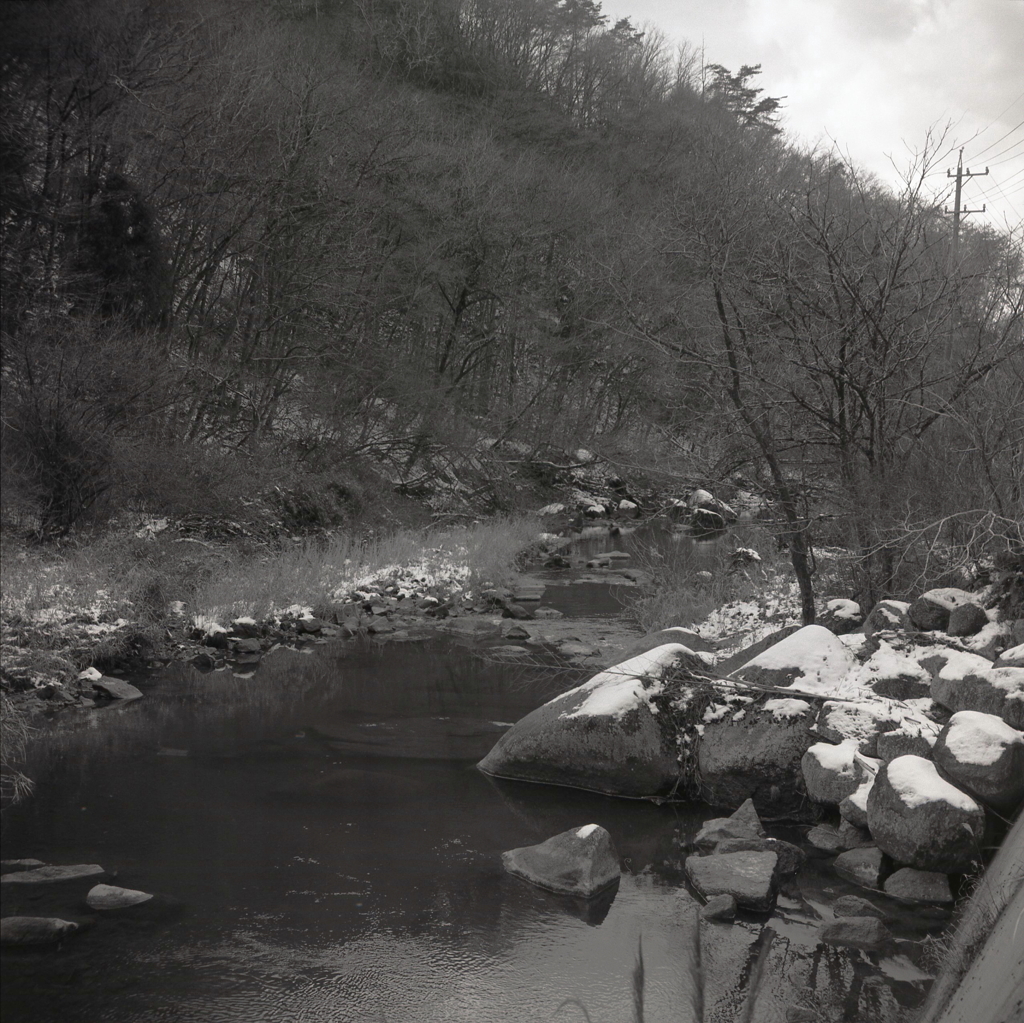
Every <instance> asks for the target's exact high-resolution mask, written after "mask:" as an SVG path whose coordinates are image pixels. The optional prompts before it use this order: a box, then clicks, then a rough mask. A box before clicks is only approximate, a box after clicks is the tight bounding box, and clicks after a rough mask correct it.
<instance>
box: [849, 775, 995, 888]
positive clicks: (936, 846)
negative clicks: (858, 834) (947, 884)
mask: <svg viewBox="0 0 1024 1023" xmlns="http://www.w3.org/2000/svg"><path fill="white" fill-rule="evenodd" d="M984 826H985V815H984V813H983V812H982V809H981V807H980V806H978V804H977V803H976V802H975V801H974V800H973V799H972V798H971V797H970V796H969V795H967V793H966V792H964V791H962V790H961V789H958V788H957V787H956V786H955V785H952V784H950V783H949V782H948V781H946V780H945V779H944V778H942V777H941V776H940V775H939V773H938V771H937V770H936V767H935V764H933V763H932V762H931V761H930V760H925V759H924V758H923V757H915V756H903V757H897V758H896V759H895V760H893V761H892V762H891V763H889V764H886V765H885V766H883V767H882V768H880V769H879V771H878V774H877V776H876V778H875V784H874V785H873V786H872V788H871V793H870V795H869V796H868V827H869V828H870V830H871V834H872V836H873V837H874V839H875V841H876V842H877V843H878V845H879V848H881V849H882V850H883V851H884V852H886V853H888V854H889V855H890V856H891V857H892V858H893V859H894V860H896V861H897V862H898V863H903V864H907V865H908V866H912V867H917V868H918V869H920V870H937V871H941V872H942V873H945V874H955V873H960V872H962V871H964V870H967V869H968V868H969V867H970V866H971V864H972V863H974V862H975V861H977V860H979V859H980V858H981V838H982V833H983V831H984Z"/></svg>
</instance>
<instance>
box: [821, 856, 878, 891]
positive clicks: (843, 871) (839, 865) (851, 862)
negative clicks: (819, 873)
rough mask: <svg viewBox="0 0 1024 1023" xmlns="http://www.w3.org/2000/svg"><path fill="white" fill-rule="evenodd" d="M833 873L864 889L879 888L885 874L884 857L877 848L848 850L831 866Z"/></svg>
mask: <svg viewBox="0 0 1024 1023" xmlns="http://www.w3.org/2000/svg"><path fill="white" fill-rule="evenodd" d="M832 866H833V868H834V869H835V872H836V873H837V874H838V875H839V876H840V877H842V878H845V879H846V880H847V881H852V882H853V883H854V884H859V885H861V886H863V887H864V888H876V889H877V888H881V887H882V877H883V876H884V874H885V869H886V864H885V855H884V853H883V852H882V850H881V849H879V848H878V847H877V846H868V847H866V848H863V849H849V850H847V851H846V852H844V853H840V854H839V855H838V856H837V857H836V859H835V863H833V864H832Z"/></svg>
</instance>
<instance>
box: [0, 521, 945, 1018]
mask: <svg viewBox="0 0 1024 1023" xmlns="http://www.w3.org/2000/svg"><path fill="white" fill-rule="evenodd" d="M614 542H619V541H609V542H608V544H609V546H610V544H611V543H614ZM543 603H544V604H545V605H547V606H554V607H558V608H560V609H561V610H563V612H565V613H566V614H567V615H574V616H577V617H579V618H580V619H587V618H602V617H603V618H608V617H610V616H614V615H615V614H618V613H620V612H621V605H620V604H619V603H618V602H617V600H616V599H615V597H614V594H612V593H610V592H609V588H608V587H607V586H601V585H600V584H596V583H580V584H578V585H574V584H572V583H569V584H568V585H562V586H553V585H552V586H549V588H548V592H547V593H546V594H545V596H544V600H543ZM247 674H249V673H248V672H241V673H240V674H239V675H235V674H232V672H231V671H230V670H224V671H217V672H211V673H208V674H201V673H199V672H198V671H196V670H195V669H193V668H191V667H190V666H188V665H185V664H177V665H174V666H171V667H170V668H169V669H167V670H166V671H164V672H163V673H161V674H159V675H157V676H154V677H152V678H150V679H149V680H147V681H146V682H145V687H146V696H145V698H144V699H142V700H138V701H135V702H132V703H127V704H113V705H111V706H109V707H108V708H105V709H99V708H98V709H96V710H91V711H80V712H76V716H75V717H73V718H72V717H70V716H69V715H66V716H65V717H64V718H63V719H62V720H61V722H60V726H59V727H54V728H52V729H51V730H50V733H49V734H47V735H45V736H43V737H42V738H41V741H38V742H37V743H36V744H35V751H34V754H33V762H32V763H31V764H30V765H29V768H30V771H31V773H32V774H33V776H34V777H35V778H36V779H37V784H38V791H37V793H36V795H34V796H33V797H31V798H30V799H29V800H28V801H27V802H25V803H24V804H23V805H21V806H18V807H15V808H13V809H11V810H9V811H7V812H5V814H4V828H3V856H4V858H15V857H35V858H38V859H40V860H43V861H44V862H47V863H98V864H101V865H103V866H104V867H105V868H106V870H107V871H108V872H110V873H112V874H114V875H115V877H114V879H113V880H112V881H111V883H114V884H117V885H120V886H123V887H127V888H133V889H141V890H143V891H146V892H153V893H158V894H160V895H163V896H168V897H170V899H172V900H174V904H175V905H174V906H172V907H171V908H170V909H168V910H167V912H165V913H164V914H162V915H158V914H150V915H146V914H142V915H138V916H135V915H133V914H132V912H131V911H128V912H125V913H123V914H118V915H117V916H115V917H112V918H103V919H100V920H98V921H97V922H96V924H95V926H93V927H91V928H89V929H88V930H86V931H84V932H83V933H81V934H79V935H76V936H74V937H73V938H72V939H70V940H67V941H65V942H64V943H63V944H62V945H61V946H60V947H59V948H57V949H50V950H45V951H29V950H16V951H12V952H5V953H4V956H3V967H4V984H3V989H2V996H0V997H2V1003H0V1005H2V1011H3V1019H4V1021H5V1023H48V1021H58V1020H59V1021H62V1023H99V1021H110V1023H122V1021H123V1023H158V1021H164V1020H175V1021H188V1023H192V1021H195V1023H207V1021H208V1023H253V1021H264V1020H265V1021H275V1023H278V1021H302V1023H321V1021H323V1023H328V1021H330V1023H340V1021H364V1020H365V1021H378V1020H379V1021H381V1023H407V1021H408V1023H419V1021H422V1023H434V1021H437V1023H440V1021H452V1023H456V1021H457V1023H463V1021H466V1023H469V1021H472V1023H478V1021H479V1023H488V1021H495V1023H498V1021H508V1020H514V1021H524V1023H525V1021H532V1020H552V1019H553V1020H559V1021H562V1020H565V1021H570V1023H574V1021H577V1020H579V1021H583V1020H589V1021H590V1023H625V1021H627V1020H633V1019H637V1018H642V1019H644V1020H646V1021H647V1023H652V1021H660V1020H679V1019H683V1020H685V1019H686V1016H685V1014H683V1013H682V1011H681V1008H680V1007H681V1006H685V1005H689V1004H691V999H692V995H693V984H694V980H693V978H692V976H691V975H690V972H689V971H688V970H687V969H686V968H685V965H684V964H685V962H686V961H687V959H688V954H689V953H688V949H687V942H689V941H691V938H690V937H689V932H688V931H687V929H686V926H685V913H684V906H685V904H684V901H683V900H681V899H680V897H679V896H678V894H677V892H678V891H679V890H680V889H682V888H683V887H684V881H683V870H682V864H683V859H684V856H685V847H686V846H687V844H688V843H689V842H690V841H691V840H692V838H693V836H694V835H695V834H696V832H697V830H698V829H699V827H700V826H701V823H702V822H703V821H704V820H705V819H706V818H708V817H711V816H715V815H716V814H715V813H714V812H713V811H712V810H711V809H709V808H708V807H706V806H700V805H668V806H655V805H652V804H650V803H647V802H642V801H631V800H623V799H614V798H610V797H603V796H600V795H596V794H593V793H586V792H579V791H575V790H569V789H559V788H554V787H546V786H539V785H530V784H525V783H516V782H506V781H498V780H495V779H492V778H488V777H486V776H484V775H483V774H481V773H480V772H479V771H477V770H476V769H475V766H474V764H475V762H476V761H477V760H479V759H480V757H482V756H483V755H484V754H485V753H486V752H487V751H488V750H489V749H490V747H491V746H492V745H493V743H494V742H495V740H496V739H497V737H498V736H499V735H500V734H501V732H502V731H503V730H504V729H505V728H506V727H508V725H509V724H511V723H512V722H514V721H515V720H516V719H517V718H519V717H522V716H523V715H524V714H526V713H527V712H529V711H530V710H532V709H533V708H534V707H536V706H537V705H539V704H540V703H542V702H544V701H546V700H548V699H550V698H551V697H553V696H554V695H556V694H557V693H559V692H562V691H564V690H565V689H566V688H568V687H569V686H571V685H573V684H575V682H576V680H569V679H567V678H566V676H565V675H564V674H561V673H559V672H553V671H551V670H549V669H545V668H543V667H539V666H537V665H531V664H527V665H516V664H507V663H501V662H498V661H494V660H488V659H486V658H482V657H481V656H480V654H479V652H478V650H476V649H474V648H473V647H471V646H467V645H462V644H459V643H458V642H456V641H454V640H452V639H450V638H440V637H435V638H431V639H428V640H425V641H422V642H413V643H376V642H371V641H368V640H363V639H360V640H353V641H348V642H334V643H323V644H319V645H310V646H307V647H305V648H304V649H302V650H301V651H298V650H292V649H287V648H281V649H278V650H275V651H273V652H272V653H270V654H269V655H267V656H266V657H265V658H264V659H263V661H262V663H261V664H260V666H259V668H258V670H257V671H256V672H255V673H254V674H251V677H244V676H245V675H247ZM587 823H598V824H600V825H602V826H603V827H605V828H607V829H608V831H609V832H610V833H611V835H612V838H613V840H614V842H615V845H616V847H617V849H618V852H619V854H620V856H621V858H622V861H623V868H624V869H623V876H622V881H621V883H620V885H619V887H618V889H617V890H613V891H612V892H611V893H610V895H607V896H605V897H604V898H601V899H597V900H591V901H590V902H586V901H575V900H572V899H568V898H565V897H562V896H558V895H554V894H551V893H548V892H545V891H542V890H540V889H537V888H534V887H532V886H530V885H529V884H527V883H525V882H523V881H522V880H520V879H518V878H514V877H512V876H510V875H507V874H506V873H505V872H504V871H503V870H502V867H501V858H500V857H501V852H502V851H503V850H505V849H509V848H512V847H514V846H522V845H529V844H533V843H536V842H540V841H542V840H544V839H546V838H548V837H550V836H551V835H553V834H555V833H557V832H560V831H563V830H566V829H568V828H570V827H578V826H580V825H583V824H587ZM771 833H773V834H776V835H777V836H778V837H782V838H787V839H788V840H790V841H797V842H799V841H801V832H800V830H799V829H796V828H786V827H775V828H772V829H771ZM15 887H17V888H19V889H21V888H23V887H24V888H28V887H29V886H13V885H11V886H5V888H8V889H12V888H15ZM31 887H32V889H33V890H32V891H18V892H16V893H14V894H11V893H10V892H7V893H5V905H4V915H11V914H22V915H57V916H64V917H65V918H69V919H82V918H83V917H85V916H87V915H88V911H87V910H85V908H84V907H83V906H82V904H81V901H82V896H84V892H85V890H87V888H88V885H86V886H84V887H82V888H81V890H79V889H77V888H75V889H74V895H73V896H72V894H71V893H72V888H71V887H69V886H66V885H49V886H31ZM856 892H857V889H856V888H855V886H852V885H849V884H847V883H846V882H843V881H841V880H840V879H838V878H837V877H836V876H835V875H834V874H833V873H832V872H831V871H830V870H829V869H828V866H827V861H825V860H816V859H813V858H812V859H809V860H808V865H807V867H806V869H805V870H804V871H802V872H801V874H800V875H799V876H798V877H797V879H796V880H794V881H792V882H790V883H789V884H787V885H786V886H784V888H783V893H782V895H781V896H780V898H779V903H778V906H777V908H776V909H775V910H774V911H773V914H772V917H771V919H770V920H769V921H768V922H769V925H770V927H771V932H770V934H769V935H768V936H769V937H770V939H771V940H770V941H769V940H766V931H765V929H764V927H763V925H764V923H765V918H764V917H757V916H756V915H753V914H751V915H749V916H748V915H745V914H741V916H740V919H739V920H738V921H737V922H736V923H735V924H732V925H708V926H709V931H708V936H707V938H706V940H705V941H704V943H703V944H704V949H703V955H704V980H703V989H704V1019H705V1020H706V1021H708V1023H711V1021H715V1020H723V1021H725V1020H729V1021H731V1020H734V1019H739V1018H740V1015H741V1014H742V1013H743V1012H744V1004H745V1001H746V998H747V992H748V989H749V987H750V985H751V983H752V977H753V976H754V974H755V972H758V973H760V974H761V982H760V985H759V988H758V997H757V1002H756V1004H755V1005H754V1007H753V1012H752V1015H751V1016H750V1017H749V1018H750V1019H752V1020H756V1021H772V1023H774V1021H776V1020H778V1021H782V1020H784V1019H786V1007H787V1006H788V1005H791V1004H793V1003H794V1001H795V999H796V997H797V994H798V993H799V991H800V990H801V989H802V988H805V987H807V988H808V989H809V990H811V991H812V993H813V996H814V998H816V999H817V1000H818V1001H819V1002H821V1004H822V1006H823V1007H824V1008H823V1009H822V1012H823V1014H822V1015H821V1016H820V1017H819V1018H821V1019H823V1020H827V1019H832V1018H835V1019H847V1018H848V1019H858V1018H861V1017H859V1016H857V1015H856V1014H855V1013H856V1012H858V1011H862V1010H861V1009H858V1006H861V1005H863V1004H864V1001H863V1000H864V998H865V997H866V995H867V994H870V996H871V997H872V998H874V997H875V996H876V995H877V996H878V998H881V1001H880V1002H879V1004H880V1005H883V1009H880V1010H879V1011H880V1013H881V1014H880V1015H878V1016H877V1018H878V1019H879V1020H889V1019H891V1020H897V1019H898V1018H900V1016H899V1014H900V1012H902V1011H903V1010H905V1009H906V1008H907V1007H912V1006H914V1005H917V1004H919V1003H920V1001H921V999H922V998H923V995H924V992H925V990H926V974H925V973H924V972H922V971H921V970H920V969H919V968H918V967H917V966H915V965H914V963H913V961H912V960H913V958H914V957H913V956H910V957H908V955H905V954H897V955H894V956H891V957H888V958H885V959H880V958H879V957H878V956H875V955H867V954H865V953H858V952H852V951H850V950H844V949H834V948H825V947H824V946H820V945H818V944H817V941H816V937H815V933H816V929H817V926H818V925H819V924H820V922H821V918H822V917H824V918H825V919H828V918H830V916H831V912H830V910H829V909H828V903H829V902H830V901H832V900H833V899H834V898H835V897H837V896H838V895H842V894H855V893H856ZM897 915H898V914H897ZM944 919H945V917H943V916H942V915H941V914H940V915H939V916H937V917H936V916H930V917H923V916H922V915H921V914H920V913H919V912H911V911H909V910H908V911H906V912H904V913H903V915H902V917H899V915H898V919H897V921H896V923H895V924H894V925H893V929H894V931H895V932H896V933H897V934H898V935H899V936H900V937H901V938H903V939H906V940H905V941H904V944H905V945H906V948H907V949H908V950H909V949H911V948H912V947H913V943H914V942H916V941H919V940H920V939H921V938H922V937H924V935H925V934H927V933H929V932H933V931H935V930H937V929H940V928H941V926H942V924H943V922H944ZM638 957H642V962H643V983H642V986H643V999H642V1017H638V1016H637V1002H636V998H635V978H636V965H637V962H638ZM759 960H760V961H762V962H761V965H764V963H767V964H768V967H769V968H768V969H767V970H766V971H762V969H761V966H759V965H758V964H759ZM879 978H881V982H880V981H879ZM872 987H874V988H878V989H879V990H878V991H877V992H873V991H872V992H869V991H868V989H869V988H872ZM882 989H884V991H883V990H882ZM883 995H884V997H882V996H883ZM887 999H888V1000H887ZM826 1003H827V1004H826ZM872 1004H874V1003H872ZM829 1006H831V1008H829ZM884 1006H888V1008H887V1009H886V1008H884ZM826 1010H827V1011H826ZM850 1013H854V1014H853V1015H851V1014H850ZM871 1018H875V1017H871Z"/></svg>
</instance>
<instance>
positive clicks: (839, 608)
mask: <svg viewBox="0 0 1024 1023" xmlns="http://www.w3.org/2000/svg"><path fill="white" fill-rule="evenodd" d="M863 623H864V612H863V611H861V609H860V604H858V603H857V601H855V600H846V599H844V598H842V597H837V598H836V599H835V600H829V601H827V602H826V604H825V607H824V609H823V611H822V613H821V614H820V615H819V616H818V624H819V625H823V626H824V627H825V628H826V629H828V630H829V632H832V633H835V635H837V636H845V635H847V634H849V633H851V632H854V631H855V630H856V629H859V628H860V627H861V625H862V624H863Z"/></svg>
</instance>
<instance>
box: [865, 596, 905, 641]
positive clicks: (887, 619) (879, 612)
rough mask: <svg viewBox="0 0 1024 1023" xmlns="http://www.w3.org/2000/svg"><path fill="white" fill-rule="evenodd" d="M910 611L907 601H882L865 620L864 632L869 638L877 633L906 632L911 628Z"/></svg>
mask: <svg viewBox="0 0 1024 1023" xmlns="http://www.w3.org/2000/svg"><path fill="white" fill-rule="evenodd" d="M909 610H910V603H909V602H908V601H906V600H880V601H879V602H878V603H877V604H875V606H874V607H873V608H872V609H871V611H870V613H869V614H868V616H867V618H866V619H864V631H865V632H866V633H867V634H868V635H869V636H873V635H874V634H875V633H876V632H906V631H907V630H908V629H909V628H910V627H911V625H910V619H909V618H908V617H907V611H909Z"/></svg>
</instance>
